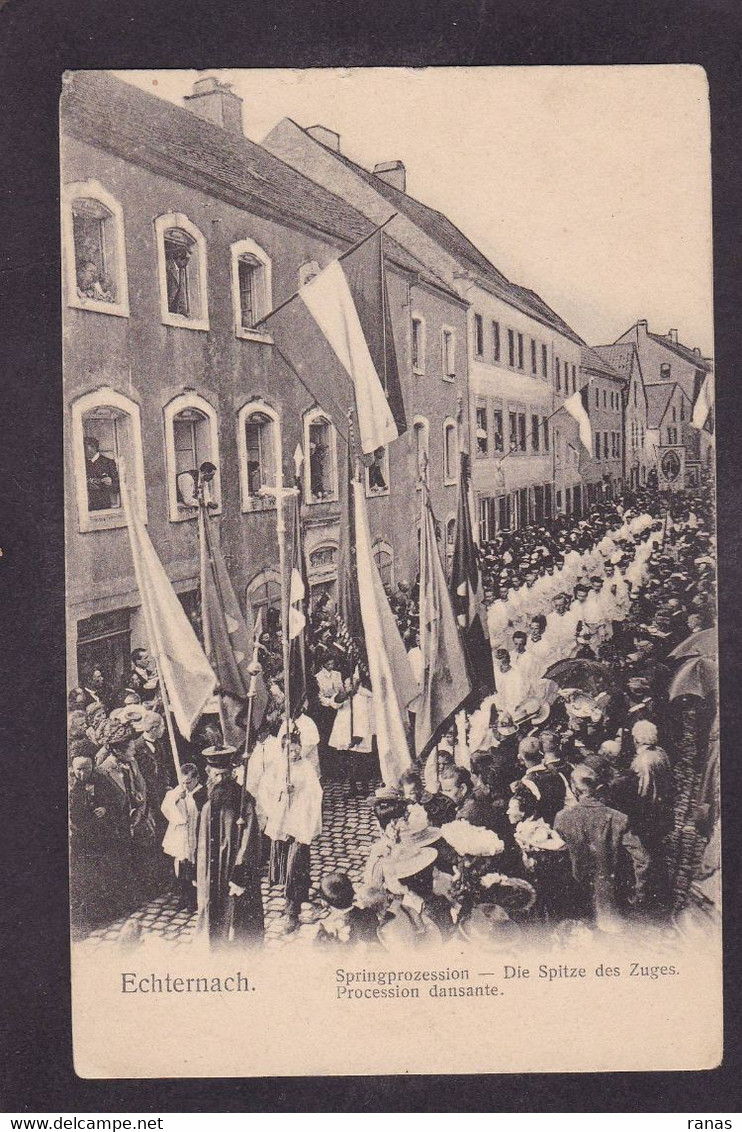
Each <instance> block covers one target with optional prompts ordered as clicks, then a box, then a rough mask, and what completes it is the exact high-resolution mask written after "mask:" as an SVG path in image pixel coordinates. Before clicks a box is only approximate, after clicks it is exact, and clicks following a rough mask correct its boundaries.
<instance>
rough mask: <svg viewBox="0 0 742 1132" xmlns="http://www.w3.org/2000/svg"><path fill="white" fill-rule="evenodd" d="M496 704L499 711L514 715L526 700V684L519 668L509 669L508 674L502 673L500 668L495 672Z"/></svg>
mask: <svg viewBox="0 0 742 1132" xmlns="http://www.w3.org/2000/svg"><path fill="white" fill-rule="evenodd" d="M495 685H496V688H497V690H496V692H495V703H496V705H497V710H498V711H506V712H507V713H508V714H509V715H512V714H513V712H514V711H515V709H516V708H517V707H518V704H521V703H523V700H524V699H525V698H526V695H527V692H526V687H527V686H526V683H525V681H524V679H523V675H522V673H521V672H519V671H518V669H517V668H513V667H511V668H509V669H508V671H507V672H501V671H500V669H499V668H498V670H497V672H495Z"/></svg>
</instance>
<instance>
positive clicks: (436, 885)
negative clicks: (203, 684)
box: [69, 489, 716, 947]
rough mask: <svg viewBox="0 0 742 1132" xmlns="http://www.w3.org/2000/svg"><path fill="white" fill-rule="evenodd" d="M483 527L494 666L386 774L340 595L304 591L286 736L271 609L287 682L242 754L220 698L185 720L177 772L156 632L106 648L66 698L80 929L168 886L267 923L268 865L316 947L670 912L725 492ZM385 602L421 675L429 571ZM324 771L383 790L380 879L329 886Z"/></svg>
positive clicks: (605, 922)
mask: <svg viewBox="0 0 742 1132" xmlns="http://www.w3.org/2000/svg"><path fill="white" fill-rule="evenodd" d="M480 549H481V562H482V569H483V581H484V591H485V600H486V603H487V630H488V634H489V637H490V644H491V647H492V655H493V668H494V683H495V688H494V690H493V691H492V692H491V693H490V694H488V695H487V696H485V697H484V698H481V697H475V696H474V695H473V696H472V697H471V698H470V700H469V701H467V702H466V703H465V704H463V705H462V707H461V709H460V710H459V711H458V712H457V713H456V715H455V717H454V718H452V719H451V720H450V721H448V724H447V726H446V727H445V728H444V729H443V730H442V732H441V733H439V735H438V737H437V742H436V743H435V745H433V746H432V747H429V748H428V749H426V751H424V752H423V753H422V755H421V756H419V757H418V758H413V759H412V760H411V763H410V766H409V768H408V769H407V771H406V772H405V773H404V774H403V775H402V777H401V779H400V781H399V782H397V783H393V784H389V785H385V786H382V787H380V788H378V789H376V790H375V792H374V786H375V785H376V783H377V781H378V773H379V771H378V760H377V759H376V756H375V738H374V721H373V697H372V695H371V693H370V691H369V689H368V687H367V684H368V681H367V680H365V679H363V675H362V674H359V672H358V671H357V670H355V671H354V670H353V666H352V665H350V666H349V665H348V649H347V639H346V637H345V636H344V634H343V630H342V626H341V624H340V623H339V622H338V618H337V615H336V613H335V611H334V609H333V607H332V603H331V602H330V601H329V600H320V601H318V602H316V603H315V605H314V608H313V610H312V613H311V617H310V633H309V644H310V652H309V656H310V667H311V671H312V674H313V678H312V680H311V681H310V687H309V688H308V695H307V701H306V703H305V705H304V707H303V710H302V711H301V713H300V714H299V716H298V718H297V719H296V720H295V721H293V722H292V726H291V728H290V730H289V733H288V734H287V732H286V725H285V722H284V721H283V717H284V711H283V693H282V685H281V639H280V626H279V625H278V623H277V619H275V618H274V619H273V620H271V619H270V618H269V619H268V620H267V622H266V624H265V625H264V632H263V636H262V638H261V645H262V655H261V660H262V664H263V669H264V672H265V674H266V679H267V682H268V684H269V686H270V690H271V702H270V706H269V709H268V711H267V713H266V716H265V719H264V721H263V723H262V726H261V729H260V731H259V734H258V735H257V741H256V743H255V745H254V748H253V750H252V752H251V754H250V758H249V760H248V762H247V764H246V773H245V764H244V762H242V760H241V758H240V755H241V752H237V751H235V750H233V749H232V748H229V747H225V745H224V743H223V741H222V737H221V734H220V732H219V729H218V724H217V722H216V717H205V718H204V720H203V723H202V726H201V728H200V731H199V733H198V734H197V735H196V736H194V739H193V741H192V742H191V743H190V744H189V745H185V744H184V745H183V746H182V750H181V749H180V748H181V744H180V743H179V744H178V746H179V750H180V756H181V759H182V760H183V762H182V765H181V769H180V775H179V776H178V777H176V772H175V760H174V759H173V757H172V751H171V750H170V749H169V744H168V741H167V735H166V732H165V726H164V718H163V712H162V701H161V698H160V692H159V684H158V677H157V673H156V671H155V669H154V666H153V664H152V662H151V661H150V659H149V657H148V655H147V653H146V651H144V650H141V649H138V650H136V651H135V652H134V653H133V654H132V666H131V671H130V673H129V674H128V676H127V680H126V687H125V688H123V689H120V690H119V692H118V693H117V695H116V696H115V697H114V696H113V694H112V692H111V690H110V689H109V688H108V687H107V685H106V679H105V673H104V672H103V671H102V670H100V669H96V670H94V671H92V672H90V673H87V674H86V678H85V679H84V680H83V682H82V686H81V687H79V688H76V689H73V691H72V692H71V693H70V714H69V740H70V742H69V752H70V821H71V860H72V902H73V923H74V924H75V926H76V929H77V931H78V932H79V934H81V935H82V934H85V933H86V932H88V931H90V930H91V928H92V927H94V926H97V925H99V924H101V923H105V922H108V921H111V920H113V919H116V918H117V917H121V916H125V915H127V914H129V913H130V912H131V911H133V909H134V908H135V907H137V906H138V905H139V904H141V903H143V902H144V901H146V900H147V899H148V898H150V897H151V896H152V895H154V894H155V893H156V892H162V891H163V890H165V889H167V888H168V887H172V886H173V884H176V885H177V889H178V893H179V899H180V902H181V904H182V906H183V907H186V908H190V909H193V910H194V911H196V910H197V912H198V927H199V930H202V931H204V932H206V933H207V934H208V937H209V939H210V940H211V941H212V943H216V942H219V941H223V942H229V941H233V942H235V941H237V942H239V941H241V942H244V943H246V944H250V943H259V942H260V940H261V939H262V933H263V906H262V897H261V888H260V885H261V876H263V875H264V874H265V871H266V870H267V871H268V875H269V878H270V882H271V884H278V885H282V886H283V888H284V892H285V901H286V905H285V911H286V924H285V927H286V931H287V932H292V931H294V930H296V929H297V928H298V927H299V926H300V925H301V924H302V923H310V922H311V923H312V925H313V926H312V928H311V934H312V936H313V938H314V939H315V940H316V943H317V945H318V946H319V945H322V946H340V945H344V946H345V945H356V944H362V945H363V946H365V947H391V946H395V945H396V944H400V943H403V944H415V945H417V944H421V943H426V942H441V941H445V940H446V939H447V938H449V937H451V936H453V935H454V934H455V935H457V937H459V938H460V937H463V938H466V939H487V940H491V939H493V938H499V937H501V936H505V937H508V936H511V935H512V934H513V933H518V932H523V931H526V930H528V929H529V927H530V926H536V927H538V929H539V930H547V931H556V932H563V931H565V930H568V929H569V928H570V927H571V926H572V925H575V924H578V925H589V926H590V927H592V928H595V929H597V930H600V931H606V932H615V931H621V930H623V929H624V928H625V927H626V925H628V924H631V923H632V922H637V921H641V922H646V921H647V920H649V921H659V922H663V921H665V920H666V919H667V918H668V917H669V916H670V915H671V914H672V912H673V893H672V886H671V877H670V876H669V873H668V853H667V841H668V837H669V835H670V834H671V833H672V830H673V825H674V820H675V790H676V780H675V779H676V776H675V774H674V765H675V764H676V763H677V760H678V753H679V751H680V749H681V747H683V745H684V744H685V748H687V745H688V743H689V742H690V743H691V745H693V746H694V747H695V750H696V751H697V758H698V760H699V764H700V763H701V762H703V760H704V759H705V758H706V754H707V751H708V749H709V737H710V735H711V733H712V730H713V723H714V718H715V709H716V703H715V688H714V680H713V673H712V676H711V677H709V675H708V670H705V671H706V676H705V679H704V678H703V675H702V674H701V673H698V672H696V673H695V675H696V677H697V681H696V685H694V683H693V680H692V679H691V680H689V682H687V686H682V687H675V684H674V683H673V680H674V678H675V677H676V675H677V670H678V666H679V664H681V663H682V661H679V660H676V659H675V658H673V657H672V656H671V654H672V653H673V651H674V650H675V648H676V647H677V646H678V645H680V644H681V643H682V642H684V641H686V639H687V638H689V637H692V636H693V635H695V634H699V633H702V632H703V631H704V630H707V629H710V628H712V627H713V625H714V621H715V601H716V597H715V569H714V563H715V541H714V535H713V512H712V506H711V497H710V492H709V491H707V490H705V489H704V490H699V491H698V492H696V493H692V494H691V493H684V494H677V495H674V496H672V498H671V499H665V500H663V499H661V498H660V497H659V496H658V495H657V494H656V493H654V494H649V493H646V492H639V493H633V494H632V495H631V496H630V497H629V496H626V497H623V498H621V499H617V500H605V501H603V502H602V503H600V504H598V505H596V506H594V507H593V508H592V509H591V510H590V512H589V513H588V514H587V515H586V516H584V517H576V516H570V517H567V516H560V517H559V518H558V519H556V520H555V521H554V522H553V523H551V524H550V525H549V526H548V527H546V526H541V525H534V526H529V527H525V528H523V529H520V530H516V531H511V532H505V533H503V534H501V535H499V536H498V538H497V539H495V540H494V541H493V542H490V543H486V544H484V545H483V546H482V547H481V548H480ZM390 603H391V605H392V608H393V610H394V612H395V616H396V618H397V621H398V624H399V627H400V631H401V632H402V635H403V639H404V640H405V641H406V644H407V647H408V650H409V657H410V662H411V666H412V668H413V671H414V672H415V673H416V675H418V676H419V675H420V672H421V659H422V658H421V656H420V649H419V643H418V623H419V604H418V593H417V588H416V585H411V586H405V585H403V584H401V585H400V586H399V587H398V588H397V589H396V590H395V591H394V592H393V593H392V594H390ZM698 640H699V641H701V640H703V638H701V637H699V638H698ZM688 655H690V656H692V655H693V652H692V649H691V652H690V653H689V654H688ZM701 655H703V656H704V657H705V658H706V659H707V662H708V665H713V659H712V657H713V655H714V653H713V650H711V651H710V652H708V651H707V652H706V653H705V654H704V653H703V652H702V653H701ZM675 683H676V682H675ZM671 697H672V698H671ZM414 707H415V704H414V703H413V704H411V705H410V708H411V710H414ZM685 748H684V749H685ZM328 782H343V783H344V785H343V787H342V792H343V797H349V796H352V795H353V794H360V795H361V796H362V797H364V798H368V799H369V800H370V805H371V807H372V810H373V813H374V815H375V818H376V821H377V823H378V827H379V830H378V838H377V840H376V842H375V843H374V845H373V846H372V848H371V850H370V852H369V856H368V860H367V862H366V866H365V869H364V873H363V876H362V878H356V879H355V880H354V879H353V878H352V877H351V876H350V875H349V874H348V873H347V872H343V871H333V872H330V873H328V874H326V875H324V876H323V877H322V878H321V881H320V887H319V892H312V890H311V881H310V860H311V856H310V855H311V852H312V849H311V846H312V844H313V843H314V842H316V839H317V837H318V836H319V835H320V832H321V829H322V817H323V815H322V808H323V807H322V803H323V786H324V785H326V784H327V783H328ZM711 798H712V801H711V805H710V807H709V806H707V807H706V811H707V812H706V822H707V825H706V828H705V830H704V832H705V835H706V836H707V837H709V838H711V836H712V833H713V825H714V816H715V812H714V807H715V803H714V801H713V792H712V795H711ZM174 878H175V880H174ZM310 895H311V896H313V897H314V902H313V903H312V901H311V900H310ZM305 935H306V932H303V933H302V938H303V937H304V936H305Z"/></svg>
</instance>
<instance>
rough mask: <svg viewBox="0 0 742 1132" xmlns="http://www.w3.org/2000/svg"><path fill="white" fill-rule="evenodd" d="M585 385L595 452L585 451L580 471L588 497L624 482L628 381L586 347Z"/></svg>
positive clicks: (614, 491) (616, 489)
mask: <svg viewBox="0 0 742 1132" xmlns="http://www.w3.org/2000/svg"><path fill="white" fill-rule="evenodd" d="M581 374H582V386H583V388H584V387H585V386H587V388H586V389H585V390H584V399H585V401H586V404H587V413H588V416H589V417H590V428H591V431H592V439H593V451H592V455H589V454H588V453H584V454H583V458H582V461H581V465H580V472H581V475H582V478H583V481H584V483H585V490H586V493H587V501H588V503H589V504H592V503H597V502H599V501H600V500H601V499H603V498H606V497H607V498H609V499H612V498H613V497H614V495H616V494H618V493H620V491H621V488H622V486H623V482H624V448H625V436H624V410H625V402H624V394H625V385H626V382H625V381H624V379H623V378H622V377H621V375H620V374H619V373H618V372H617V371H616V370H614V369H613V367H612V366H611V365H610V364H609V363H608V362H607V361H606V360H605V359H604V358H603V357H602V356H601V355H600V354H598V353H597V352H596V351H595V350H591V349H589V348H588V347H584V348H583V350H582V361H581Z"/></svg>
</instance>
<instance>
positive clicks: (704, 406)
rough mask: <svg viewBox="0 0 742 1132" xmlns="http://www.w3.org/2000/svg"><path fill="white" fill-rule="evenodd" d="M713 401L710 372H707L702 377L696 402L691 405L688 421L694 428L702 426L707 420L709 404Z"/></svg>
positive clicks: (709, 410)
mask: <svg viewBox="0 0 742 1132" xmlns="http://www.w3.org/2000/svg"><path fill="white" fill-rule="evenodd" d="M713 403H714V390H713V381H712V378H711V374H710V373H707V374H706V376H705V378H704V379H703V385H702V386H701V388H700V391H699V393H698V397H697V398H696V403H695V405H694V406H693V416H692V417H691V419H690V423H691V424H692V425H694V426H695V427H696V428H703V426H704V425H705V424H706V421H707V420H708V416H709V413H710V412H711V406H712V405H713Z"/></svg>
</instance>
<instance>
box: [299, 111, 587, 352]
mask: <svg viewBox="0 0 742 1132" xmlns="http://www.w3.org/2000/svg"><path fill="white" fill-rule="evenodd" d="M287 121H289V122H290V123H291V124H292V125H293V126H294V127H295V128H296V129H298V130H300V131H301V132H302V133H303V134H304V135H305V136H306V137H307V138H309V139H310V140H311V141H313V142H314V143H315V144H316V145H318V146H321V147H322V149H324V150H326V151H327V152H328V153H330V154H331V155H332V156H333V157H334V158H335V159H336V160H337V161H340V162H342V164H343V165H345V166H346V167H347V168H348V169H351V170H352V171H353V172H354V173H356V174H357V176H359V177H360V178H361V179H362V180H363V181H365V182H366V183H367V184H369V185H371V187H372V188H373V189H374V190H375V191H376V192H377V193H378V194H379V195H380V196H382V197H384V198H385V199H386V200H388V201H389V203H390V204H391V205H393V206H394V208H396V210H397V211H398V212H402V213H404V214H405V216H407V217H408V219H409V220H411V221H412V222H413V223H414V224H416V225H417V226H418V228H420V229H421V230H422V231H423V232H425V233H426V235H427V236H429V237H430V239H431V240H434V241H435V243H437V244H438V245H439V247H441V248H443V250H444V251H445V252H447V253H448V254H449V255H450V256H451V257H452V258H453V259H456V260H458V262H459V263H461V264H462V266H463V267H466V268H468V269H469V270H470V271H472V272H473V273H474V274H476V275H477V276H478V277H479V278H480V279H481V280H482V282H483V283H484V284H485V285H488V289H491V290H492V291H494V293H495V294H497V295H499V296H500V297H501V298H503V299H505V300H506V301H507V302H509V303H511V304H512V305H513V306H515V307H517V308H518V309H519V310H522V311H524V313H526V314H530V315H531V316H532V317H534V318H536V319H538V321H539V322H545V323H546V324H547V325H549V326H551V327H553V329H555V330H558V331H559V333H560V334H564V335H565V336H566V337H567V338H571V339H572V341H573V342H577V343H578V344H579V345H583V344H584V343H583V340H582V338H580V336H579V335H578V334H577V332H576V331H575V330H573V329H572V327H571V326H569V325H568V324H567V323H566V322H565V321H564V319H562V318H560V316H559V315H557V314H556V312H555V311H553V310H552V309H551V307H550V306H549V305H548V304H547V303H545V302H544V300H543V299H542V298H541V297H540V295H537V294H536V292H535V291H531V290H529V288H527V287H521V286H520V285H519V284H517V283H513V282H511V281H510V280H509V279H508V278H507V277H506V276H505V275H503V274H502V272H501V271H499V270H498V268H496V267H495V265H494V264H493V263H490V261H489V260H488V259H487V257H486V256H485V255H483V254H482V252H480V251H479V249H478V248H477V247H476V246H475V245H474V244H473V243H472V242H471V240H470V239H469V238H468V237H467V236H465V235H464V233H463V232H462V231H460V229H459V228H457V227H456V225H455V224H454V223H452V221H451V220H449V219H448V217H447V216H445V215H444V214H443V213H442V212H438V211H437V210H436V209H434V208H431V207H430V205H427V204H423V203H422V201H419V200H416V199H415V197H412V196H410V195H409V194H408V193H403V192H402V191H401V189H397V188H395V187H394V185H390V184H388V183H387V182H386V181H384V180H382V178H381V177H378V176H377V175H376V174H375V173H371V172H370V171H369V170H368V169H364V168H363V166H362V165H358V164H357V163H356V162H355V161H351V159H350V158H349V157H346V156H345V154H344V153H340V152H338V150H335V149H332V148H330V146H327V145H324V144H323V142H321V141H320V140H319V139H318V138H316V137H315V136H314V135H313V134H310V133H309V131H308V130H306V129H305V128H304V127H303V126H300V125H299V124H298V123H297V122H295V121H294V119H293V118H289V119H287Z"/></svg>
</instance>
